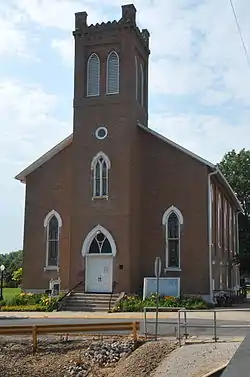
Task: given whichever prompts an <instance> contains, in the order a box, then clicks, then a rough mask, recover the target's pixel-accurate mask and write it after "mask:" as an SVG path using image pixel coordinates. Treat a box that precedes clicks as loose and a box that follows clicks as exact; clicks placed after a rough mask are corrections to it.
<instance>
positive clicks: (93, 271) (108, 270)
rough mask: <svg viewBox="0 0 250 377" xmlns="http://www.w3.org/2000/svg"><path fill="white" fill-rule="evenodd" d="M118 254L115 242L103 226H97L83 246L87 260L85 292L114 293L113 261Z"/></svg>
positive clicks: (83, 253)
mask: <svg viewBox="0 0 250 377" xmlns="http://www.w3.org/2000/svg"><path fill="white" fill-rule="evenodd" d="M116 252H117V249H116V244H115V241H114V239H113V237H112V235H111V234H110V233H109V231H108V230H107V229H105V228H104V227H103V226H101V225H97V226H96V227H95V228H94V229H92V230H91V231H90V232H89V233H88V235H87V236H86V238H85V240H84V242H83V246H82V256H83V257H84V259H85V291H87V292H95V293H109V292H111V291H112V282H113V259H114V257H115V255H116Z"/></svg>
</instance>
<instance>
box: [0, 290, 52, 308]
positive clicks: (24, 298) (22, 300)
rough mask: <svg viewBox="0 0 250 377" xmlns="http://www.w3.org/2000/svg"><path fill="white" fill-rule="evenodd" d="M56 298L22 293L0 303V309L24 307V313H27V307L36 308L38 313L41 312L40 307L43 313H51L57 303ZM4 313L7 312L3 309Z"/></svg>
mask: <svg viewBox="0 0 250 377" xmlns="http://www.w3.org/2000/svg"><path fill="white" fill-rule="evenodd" d="M57 300H58V298H57V297H50V296H48V295H45V294H41V293H37V294H35V293H24V292H21V293H19V294H17V295H15V296H13V297H11V298H10V299H7V300H3V301H1V302H0V307H2V308H3V307H5V308H6V307H8V308H11V307H16V308H18V307H21V308H23V307H25V308H26V309H25V311H28V309H27V308H28V307H30V308H35V307H37V308H38V311H41V310H39V308H40V307H42V308H43V311H52V310H54V309H55V308H56V302H57ZM34 310H35V309H33V310H32V311H34ZM4 311H7V309H4ZM18 311H23V310H22V309H20V310H18Z"/></svg>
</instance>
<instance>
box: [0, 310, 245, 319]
mask: <svg viewBox="0 0 250 377" xmlns="http://www.w3.org/2000/svg"><path fill="white" fill-rule="evenodd" d="M11 318H13V319H14V318H15V319H17V318H75V319H78V318H79V319H81V318H82V319H86V318H89V319H91V318H93V319H101V318H103V319H105V318H107V319H110V320H111V319H121V320H122V319H127V320H128V319H131V320H138V321H139V320H143V313H138V312H131V313H103V312H66V311H65V312H64V311H62V312H0V320H1V319H11ZM147 318H152V319H153V318H155V313H147ZM159 318H162V319H163V318H166V319H177V313H176V312H168V313H159ZM182 318H183V313H182ZM187 319H208V320H209V319H211V320H212V319H213V310H206V311H200V312H196V311H191V312H187ZM217 320H219V321H220V320H222V321H223V320H224V321H227V320H228V321H244V322H248V321H249V322H250V309H238V310H237V309H223V310H221V309H218V311H217Z"/></svg>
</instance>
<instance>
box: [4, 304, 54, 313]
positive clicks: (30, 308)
mask: <svg viewBox="0 0 250 377" xmlns="http://www.w3.org/2000/svg"><path fill="white" fill-rule="evenodd" d="M0 310H1V312H46V311H48V310H47V307H46V306H42V305H17V306H7V305H6V306H2V307H1V309H0Z"/></svg>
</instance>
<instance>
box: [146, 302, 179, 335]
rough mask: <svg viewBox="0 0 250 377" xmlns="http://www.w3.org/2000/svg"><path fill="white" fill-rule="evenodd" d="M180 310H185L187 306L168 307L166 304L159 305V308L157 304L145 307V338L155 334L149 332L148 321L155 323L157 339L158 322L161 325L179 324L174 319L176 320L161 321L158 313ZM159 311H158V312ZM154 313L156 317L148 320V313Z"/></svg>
mask: <svg viewBox="0 0 250 377" xmlns="http://www.w3.org/2000/svg"><path fill="white" fill-rule="evenodd" d="M180 310H185V308H173V307H172V308H167V307H165V306H159V307H158V308H157V307H156V306H147V307H144V310H143V327H144V336H145V338H147V337H148V335H153V334H152V333H149V332H148V323H151V324H155V331H154V337H155V340H157V337H158V324H160V325H164V324H166V325H175V326H176V325H177V322H176V321H174V322H170V321H162V320H160V321H159V317H158V315H157V314H158V313H169V312H178V311H180ZM157 311H158V313H157ZM152 312H153V313H154V314H155V318H150V321H148V319H147V313H152Z"/></svg>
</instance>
